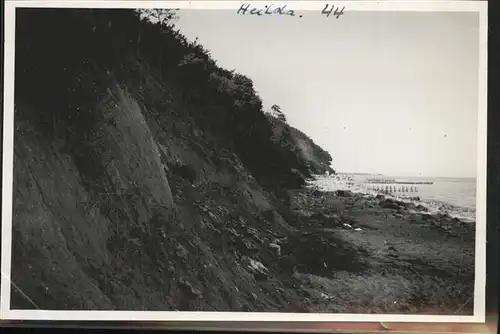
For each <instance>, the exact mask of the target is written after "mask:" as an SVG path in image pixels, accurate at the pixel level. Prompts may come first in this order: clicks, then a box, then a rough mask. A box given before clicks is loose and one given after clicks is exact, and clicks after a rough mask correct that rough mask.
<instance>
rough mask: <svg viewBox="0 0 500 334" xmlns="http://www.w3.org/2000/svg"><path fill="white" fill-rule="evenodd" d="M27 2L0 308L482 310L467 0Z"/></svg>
mask: <svg viewBox="0 0 500 334" xmlns="http://www.w3.org/2000/svg"><path fill="white" fill-rule="evenodd" d="M36 3H38V4H39V5H37V6H33V7H31V8H30V7H29V6H30V4H29V3H26V2H25V3H23V4H22V5H17V6H16V8H14V9H12V10H13V11H14V15H15V23H12V24H13V25H14V26H13V27H15V39H14V37H12V38H11V39H10V40H11V41H12V42H13V44H12V46H11V47H12V50H11V55H12V57H13V64H14V63H15V65H14V70H13V71H12V73H13V81H12V82H11V83H10V85H11V86H12V89H11V90H9V91H10V92H12V94H13V95H12V97H11V98H10V99H8V98H6V99H5V101H6V107H5V113H6V114H9V113H10V116H9V115H6V118H5V120H6V121H5V122H4V126H5V128H6V129H7V128H8V127H11V128H10V130H6V131H7V134H8V133H12V140H11V141H9V140H7V141H6V142H4V155H5V154H9V150H10V154H11V158H10V159H12V161H11V162H12V165H11V166H10V168H11V169H10V170H11V171H10V173H7V174H5V173H4V179H3V184H4V195H7V196H10V197H11V198H10V199H6V198H5V196H4V206H3V210H7V209H8V210H12V212H10V211H9V213H8V214H5V212H3V221H2V223H3V227H4V230H3V231H4V234H5V231H6V229H5V228H6V226H7V227H8V231H9V232H10V233H11V235H10V236H9V239H8V240H9V241H8V243H9V248H10V252H11V254H9V257H7V256H4V261H6V260H5V258H7V260H8V261H10V262H9V263H8V264H5V263H2V268H3V269H4V268H8V269H9V271H8V273H9V274H10V276H9V279H10V282H11V284H10V286H8V288H7V289H6V288H5V287H4V288H2V298H3V301H2V305H5V303H6V302H5V298H7V303H8V304H7V305H8V307H9V308H10V310H9V311H16V312H17V311H26V312H25V314H36V312H38V311H116V312H119V311H141V312H144V313H147V312H148V311H177V312H201V311H203V312H223V313H227V312H234V313H235V314H239V313H249V312H250V313H256V314H257V313H258V314H264V313H282V314H289V315H290V314H293V315H295V316H296V318H295V319H296V320H297V321H298V320H300V319H301V316H307V315H312V314H321V315H327V314H332V315H336V316H337V315H339V314H340V315H342V314H345V315H348V314H356V315H358V316H359V315H360V314H366V315H397V316H405V315H419V316H461V317H464V319H467V317H468V316H470V317H473V316H478V314H479V313H480V312H481V310H482V312H483V313H484V305H483V304H484V295H485V291H484V289H485V288H484V274H485V272H484V270H485V265H484V262H483V261H484V257H485V253H484V247H485V230H486V227H485V226H486V216H485V212H486V202H485V200H486V199H485V197H486V191H485V189H486V178H485V173H486V165H485V163H486V158H485V154H486V153H485V151H486V105H485V101H484V99H485V97H486V95H485V89H486V86H485V85H486V81H485V78H486V74H485V71H486V69H485V66H486V65H485V63H484V59H485V57H484V52H485V51H484V50H483V49H482V48H483V46H482V43H483V42H484V40H485V33H484V27H483V25H484V24H485V23H484V22H483V20H484V17H485V8H486V7H485V6H483V5H481V4H480V2H473V3H474V5H475V6H473V5H472V4H471V2H468V1H460V2H458V3H457V4H456V5H455V6H456V7H453V6H449V10H444V9H441V10H439V8H440V7H439V6H438V2H436V3H431V6H429V8H435V9H436V10H430V9H429V10H405V9H404V6H400V7H398V8H401V10H381V9H380V8H379V9H376V10H370V7H369V6H368V5H366V4H365V6H366V7H365V9H362V7H360V6H361V5H358V7H357V8H356V4H354V2H347V3H345V4H342V3H336V2H335V3H321V2H319V3H315V5H314V6H313V5H310V6H306V4H304V2H289V3H287V2H284V3H264V2H234V1H227V2H224V3H223V4H219V6H220V8H217V6H214V7H211V6H209V5H207V7H206V8H205V7H203V4H202V3H203V2H202V1H200V2H196V1H193V2H192V3H194V4H195V5H189V3H188V2H186V6H185V7H181V8H177V7H174V6H170V7H169V6H168V5H165V4H166V3H164V4H163V5H157V6H153V5H148V6H149V7H147V8H141V4H140V3H134V2H133V1H130V2H122V5H121V7H120V6H118V5H114V7H112V6H111V7H112V8H111V7H106V5H103V6H102V7H99V6H97V4H99V2H93V3H91V4H88V5H86V6H81V7H77V6H76V5H73V6H70V5H68V6H67V7H61V5H60V4H59V5H57V6H49V5H47V6H41V5H40V3H41V2H40V1H38V2H36ZM103 3H104V1H103ZM111 3H112V1H111ZM115 3H116V2H115ZM124 3H125V4H124ZM460 3H462V4H460ZM177 5H179V4H178V3H176V6H177ZM379 5H380V6H383V5H384V4H380V3H379ZM92 6H93V7H92ZM375 6H376V4H375V3H374V4H373V6H372V7H375ZM385 6H386V7H387V4H385ZM422 6H424V4H422ZM467 6H468V7H467ZM222 7H223V8H222ZM351 7H353V8H351ZM443 8H444V7H443ZM454 8H456V9H454ZM464 8H465V9H464ZM467 8H469V9H467ZM470 8H472V9H470ZM483 34H484V36H483ZM484 47H485V46H484ZM6 48H8V46H6ZM7 52H8V51H7ZM6 82H7V81H6ZM6 87H7V85H6ZM6 94H7V93H6ZM9 101H12V105H9ZM9 117H10V118H9ZM9 119H10V120H11V122H10V123H9V121H8V120H9ZM9 131H10V132H9ZM6 138H8V137H6ZM9 143H10V144H9ZM9 145H11V146H10V147H9ZM5 161H10V160H4V166H6V165H5ZM6 175H11V177H12V179H11V180H8V179H6ZM9 182H10V186H7V188H6V185H5V184H6V183H9ZM6 189H10V190H9V191H8V192H7V193H6ZM5 201H7V202H5ZM5 203H9V204H10V205H8V206H7V207H6V206H5ZM6 217H7V218H8V219H7V221H6ZM2 244H3V245H4V244H5V242H4V243H2ZM2 251H3V252H5V247H4V248H3V249H2ZM478 252H480V253H478ZM478 261H479V262H478ZM5 282H9V281H6V280H4V283H5ZM7 290H8V293H6V291H7ZM6 294H7V296H6ZM28 311H29V312H31V313H29V312H28ZM141 312H137V314H139V315H138V317H139V318H137V319H140V314H141ZM478 312H479V313H478ZM7 313H8V312H7ZM172 313H173V314H175V313H174V312H172ZM19 314H21V313H19ZM44 314H45V315H44V316H47V314H50V312H49V313H44ZM61 314H62V313H59V316H62V315H61ZM64 314H65V317H69V318H71V312H66V313H64ZM164 314H166V313H164ZM483 316H484V314H483ZM27 317H28V316H27ZM33 317H35V318H36V317H37V316H36V315H34V316H33ZM69 318H68V319H69ZM49 320H50V319H49ZM129 320H134V319H129Z"/></svg>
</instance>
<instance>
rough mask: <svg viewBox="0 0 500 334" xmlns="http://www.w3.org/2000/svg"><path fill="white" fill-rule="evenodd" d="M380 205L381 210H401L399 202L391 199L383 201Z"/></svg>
mask: <svg viewBox="0 0 500 334" xmlns="http://www.w3.org/2000/svg"><path fill="white" fill-rule="evenodd" d="M379 205H380V207H381V208H384V209H393V210H398V209H399V208H400V204H399V203H398V202H397V201H395V200H392V199H390V198H386V199H385V200H383V201H381V202H380V203H379Z"/></svg>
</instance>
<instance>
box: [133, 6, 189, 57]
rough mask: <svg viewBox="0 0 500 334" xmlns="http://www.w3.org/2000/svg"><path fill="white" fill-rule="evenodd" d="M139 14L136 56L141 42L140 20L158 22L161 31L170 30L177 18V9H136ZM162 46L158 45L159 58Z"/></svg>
mask: <svg viewBox="0 0 500 334" xmlns="http://www.w3.org/2000/svg"><path fill="white" fill-rule="evenodd" d="M136 12H137V13H138V16H139V28H138V31H137V34H138V35H137V56H139V53H140V44H141V21H144V20H147V21H149V22H151V23H153V24H159V25H160V27H161V28H162V32H166V31H170V30H171V29H172V27H173V26H174V22H175V21H176V20H178V19H179V17H178V16H177V10H176V9H171V8H142V9H137V10H136ZM162 51H163V49H162V47H161V45H160V59H161V58H162Z"/></svg>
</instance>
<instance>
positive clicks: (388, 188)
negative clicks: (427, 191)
mask: <svg viewBox="0 0 500 334" xmlns="http://www.w3.org/2000/svg"><path fill="white" fill-rule="evenodd" d="M368 189H370V190H373V191H379V192H384V193H418V187H417V186H413V185H411V186H401V187H397V186H395V185H385V186H382V185H370V186H368Z"/></svg>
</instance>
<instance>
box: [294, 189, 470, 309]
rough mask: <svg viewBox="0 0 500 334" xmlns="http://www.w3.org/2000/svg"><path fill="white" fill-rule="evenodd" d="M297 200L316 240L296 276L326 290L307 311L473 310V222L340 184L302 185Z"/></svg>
mask: <svg viewBox="0 0 500 334" xmlns="http://www.w3.org/2000/svg"><path fill="white" fill-rule="evenodd" d="M293 206H294V210H295V212H297V213H298V214H299V217H301V218H302V219H300V226H296V227H297V229H298V230H300V231H301V232H300V234H301V235H303V238H304V239H308V242H309V243H311V244H314V245H315V247H313V248H311V249H303V251H304V252H305V254H307V255H305V256H309V257H310V258H309V259H307V261H299V262H300V263H298V268H297V272H296V274H295V275H296V277H297V278H299V279H300V281H301V282H302V284H303V285H304V289H305V290H306V291H307V290H308V288H310V289H311V290H312V291H315V292H317V290H318V289H320V290H321V289H322V290H323V293H322V294H321V295H320V296H311V297H313V299H314V300H315V302H314V303H313V304H315V305H310V311H313V312H314V311H319V310H322V311H323V312H324V311H327V310H328V311H331V312H359V311H360V310H361V309H362V311H363V312H365V313H379V312H384V313H401V312H403V313H416V312H418V313H419V314H420V313H427V314H444V313H447V314H471V313H472V311H473V289H474V234H475V228H474V224H470V223H464V222H461V221H460V220H458V219H456V218H451V217H450V216H448V215H445V214H440V215H439V214H438V215H433V214H429V213H427V212H426V208H424V207H416V206H414V205H412V204H408V203H403V202H400V201H397V200H390V199H386V198H385V197H384V196H382V195H379V196H377V197H374V196H365V195H362V194H355V193H352V192H350V191H341V190H339V191H336V192H330V193H325V192H320V191H316V190H308V191H306V192H297V193H296V194H294V200H293ZM312 239H316V241H314V242H313V241H312ZM325 247H330V250H328V251H324V250H322V248H325ZM339 250H341V251H340V252H339ZM301 266H302V268H301ZM313 266H316V268H313ZM305 267H307V268H305ZM314 270H317V273H316V274H313V273H312V272H313V271H314ZM304 272H308V273H307V274H304ZM321 298H323V299H324V302H323V303H318V300H320V299H321ZM325 304H326V305H325ZM325 308H326V309H325Z"/></svg>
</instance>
